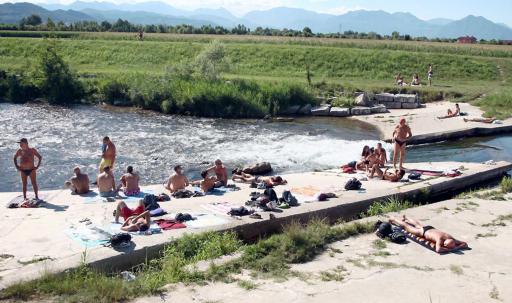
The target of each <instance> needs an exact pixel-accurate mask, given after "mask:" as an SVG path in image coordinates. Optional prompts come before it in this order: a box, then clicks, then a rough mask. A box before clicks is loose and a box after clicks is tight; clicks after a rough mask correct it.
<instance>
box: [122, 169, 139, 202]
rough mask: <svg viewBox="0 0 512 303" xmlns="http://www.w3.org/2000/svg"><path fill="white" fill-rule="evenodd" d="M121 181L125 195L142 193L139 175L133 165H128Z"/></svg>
mask: <svg viewBox="0 0 512 303" xmlns="http://www.w3.org/2000/svg"><path fill="white" fill-rule="evenodd" d="M120 181H121V185H122V187H123V192H124V194H125V195H127V196H136V195H138V194H139V193H140V187H139V175H138V174H137V173H134V172H133V167H132V166H128V168H127V169H126V174H124V175H123V176H122V177H121V180H120Z"/></svg>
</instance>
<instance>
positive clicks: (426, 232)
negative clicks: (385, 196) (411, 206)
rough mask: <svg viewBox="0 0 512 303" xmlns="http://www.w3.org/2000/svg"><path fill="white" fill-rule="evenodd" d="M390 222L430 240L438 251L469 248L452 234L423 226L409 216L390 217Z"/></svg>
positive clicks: (431, 244)
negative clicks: (400, 217)
mask: <svg viewBox="0 0 512 303" xmlns="http://www.w3.org/2000/svg"><path fill="white" fill-rule="evenodd" d="M389 223H391V224H394V225H398V226H401V227H402V228H403V229H404V230H405V231H407V232H409V233H411V234H413V235H415V236H417V237H420V238H425V239H426V240H427V241H429V243H430V246H431V247H432V248H433V249H435V251H436V252H438V253H445V252H450V251H453V250H456V249H462V248H467V247H468V244H467V243H466V242H462V241H459V240H457V239H455V238H454V237H452V236H451V235H449V234H447V233H445V232H442V231H440V230H438V229H435V228H434V227H433V226H429V225H427V226H423V225H422V224H421V223H420V222H419V221H417V220H414V219H412V218H407V217H406V216H405V215H404V216H403V217H402V219H396V218H390V219H389Z"/></svg>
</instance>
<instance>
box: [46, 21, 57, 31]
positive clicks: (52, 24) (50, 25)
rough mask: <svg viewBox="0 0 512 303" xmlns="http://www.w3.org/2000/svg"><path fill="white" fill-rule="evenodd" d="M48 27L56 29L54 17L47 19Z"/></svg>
mask: <svg viewBox="0 0 512 303" xmlns="http://www.w3.org/2000/svg"><path fill="white" fill-rule="evenodd" d="M46 27H47V28H48V30H50V31H53V30H55V22H53V20H52V18H48V19H47V20H46Z"/></svg>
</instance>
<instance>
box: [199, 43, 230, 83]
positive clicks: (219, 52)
mask: <svg viewBox="0 0 512 303" xmlns="http://www.w3.org/2000/svg"><path fill="white" fill-rule="evenodd" d="M194 66H195V70H196V72H197V73H198V74H199V76H201V77H203V78H205V79H208V80H212V81H213V80H218V79H219V76H220V74H221V73H223V72H226V71H228V70H229V69H230V64H229V61H228V59H227V58H226V48H225V47H224V44H222V43H221V42H219V41H218V40H213V41H212V42H211V43H210V44H209V45H208V46H206V47H205V49H204V50H203V51H202V52H201V53H200V54H199V55H197V57H196V60H195V64H194Z"/></svg>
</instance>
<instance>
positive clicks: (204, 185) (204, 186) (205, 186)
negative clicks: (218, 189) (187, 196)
mask: <svg viewBox="0 0 512 303" xmlns="http://www.w3.org/2000/svg"><path fill="white" fill-rule="evenodd" d="M201 177H202V178H203V180H199V181H193V182H192V183H191V184H192V185H199V186H200V187H201V190H202V191H203V192H204V193H207V192H210V191H212V190H213V189H214V188H215V184H216V183H217V177H215V176H209V175H208V171H207V170H204V171H202V172H201Z"/></svg>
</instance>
